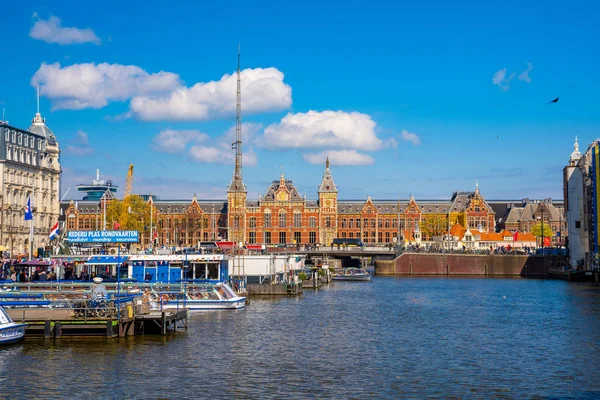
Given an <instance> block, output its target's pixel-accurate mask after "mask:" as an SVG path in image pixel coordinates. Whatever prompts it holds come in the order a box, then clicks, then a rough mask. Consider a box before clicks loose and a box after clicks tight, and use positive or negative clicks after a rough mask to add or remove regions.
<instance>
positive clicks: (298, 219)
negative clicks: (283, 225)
mask: <svg viewBox="0 0 600 400" xmlns="http://www.w3.org/2000/svg"><path fill="white" fill-rule="evenodd" d="M294 228H302V214H300V213H299V212H295V213H294Z"/></svg>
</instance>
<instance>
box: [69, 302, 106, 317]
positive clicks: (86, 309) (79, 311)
mask: <svg viewBox="0 0 600 400" xmlns="http://www.w3.org/2000/svg"><path fill="white" fill-rule="evenodd" d="M74 313H75V317H76V318H85V317H92V318H94V317H96V318H107V317H110V314H111V310H110V307H109V306H108V302H106V300H85V301H83V302H80V303H76V304H75V308H74Z"/></svg>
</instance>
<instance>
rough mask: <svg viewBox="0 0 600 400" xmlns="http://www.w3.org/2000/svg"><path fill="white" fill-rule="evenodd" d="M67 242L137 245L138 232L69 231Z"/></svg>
mask: <svg viewBox="0 0 600 400" xmlns="http://www.w3.org/2000/svg"><path fill="white" fill-rule="evenodd" d="M67 240H68V241H69V242H73V243H137V242H138V241H139V232H138V231H69V232H67Z"/></svg>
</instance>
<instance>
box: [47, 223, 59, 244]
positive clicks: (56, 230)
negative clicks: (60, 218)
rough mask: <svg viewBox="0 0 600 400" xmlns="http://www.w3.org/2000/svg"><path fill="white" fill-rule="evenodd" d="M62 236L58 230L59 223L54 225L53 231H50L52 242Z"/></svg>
mask: <svg viewBox="0 0 600 400" xmlns="http://www.w3.org/2000/svg"><path fill="white" fill-rule="evenodd" d="M59 234H60V231H59V230H58V222H57V223H56V224H54V226H53V227H52V230H51V231H50V235H49V236H48V237H49V238H50V240H52V239H54V238H55V237H58V235H59Z"/></svg>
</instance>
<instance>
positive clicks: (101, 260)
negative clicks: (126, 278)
mask: <svg viewBox="0 0 600 400" xmlns="http://www.w3.org/2000/svg"><path fill="white" fill-rule="evenodd" d="M125 261H127V257H117V256H94V257H91V258H90V259H89V260H87V261H86V263H85V265H116V264H119V263H121V264H122V263H124V262H125Z"/></svg>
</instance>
